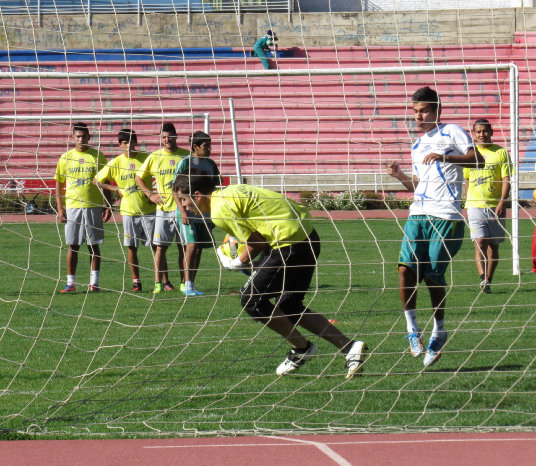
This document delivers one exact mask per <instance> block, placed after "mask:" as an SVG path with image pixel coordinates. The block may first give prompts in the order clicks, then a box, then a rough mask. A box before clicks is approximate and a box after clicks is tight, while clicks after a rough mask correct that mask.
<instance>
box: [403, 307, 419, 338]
mask: <svg viewBox="0 0 536 466" xmlns="http://www.w3.org/2000/svg"><path fill="white" fill-rule="evenodd" d="M404 315H405V316H406V328H407V330H408V333H420V331H421V329H420V328H419V324H418V323H417V311H416V310H415V309H410V310H409V311H404Z"/></svg>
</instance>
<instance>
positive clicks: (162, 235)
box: [153, 210, 181, 246]
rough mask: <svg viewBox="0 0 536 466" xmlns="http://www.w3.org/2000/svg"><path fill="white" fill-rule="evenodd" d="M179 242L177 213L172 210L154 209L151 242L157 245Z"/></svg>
mask: <svg viewBox="0 0 536 466" xmlns="http://www.w3.org/2000/svg"><path fill="white" fill-rule="evenodd" d="M173 243H177V244H181V239H180V235H179V230H178V228H177V214H176V213H175V211H174V210H173V211H172V212H164V211H163V210H157V211H156V219H155V223H154V235H153V244H156V245H157V246H169V245H170V244H173Z"/></svg>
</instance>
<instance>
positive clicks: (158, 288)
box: [153, 283, 162, 294]
mask: <svg viewBox="0 0 536 466" xmlns="http://www.w3.org/2000/svg"><path fill="white" fill-rule="evenodd" d="M161 291H162V283H155V285H154V290H153V293H154V294H158V293H160V292H161Z"/></svg>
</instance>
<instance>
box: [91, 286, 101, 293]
mask: <svg viewBox="0 0 536 466" xmlns="http://www.w3.org/2000/svg"><path fill="white" fill-rule="evenodd" d="M99 291H100V288H99V285H89V292H90V293H98V292H99Z"/></svg>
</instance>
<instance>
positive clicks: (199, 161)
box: [175, 131, 221, 296]
mask: <svg viewBox="0 0 536 466" xmlns="http://www.w3.org/2000/svg"><path fill="white" fill-rule="evenodd" d="M190 147H191V148H192V154H191V155H190V156H188V157H185V158H183V159H182V160H181V162H180V163H179V166H178V167H177V171H176V172H175V176H177V175H180V174H186V175H187V174H188V173H190V169H194V168H195V169H198V170H201V171H202V172H203V173H204V174H206V176H211V177H213V178H214V183H215V184H216V185H221V178H220V170H219V169H218V166H217V165H216V163H215V162H214V160H212V159H211V158H210V152H211V150H212V141H211V139H210V136H209V135H208V134H206V133H204V132H203V131H196V132H195V133H194V134H193V135H192V137H191V138H190ZM176 204H177V224H178V226H179V229H180V235H181V241H182V244H183V245H184V279H185V282H184V283H185V289H184V294H185V295H186V296H196V295H202V294H203V293H202V292H201V291H199V290H197V289H196V287H195V285H194V281H195V277H196V275H197V270H198V269H199V263H200V262H201V252H202V248H211V247H213V238H212V233H211V229H212V227H213V226H214V224H213V223H212V222H211V221H210V219H205V218H204V217H202V216H200V215H199V213H198V212H197V211H196V212H188V211H187V210H186V209H185V208H184V206H183V205H182V203H180V202H179V203H176Z"/></svg>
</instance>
